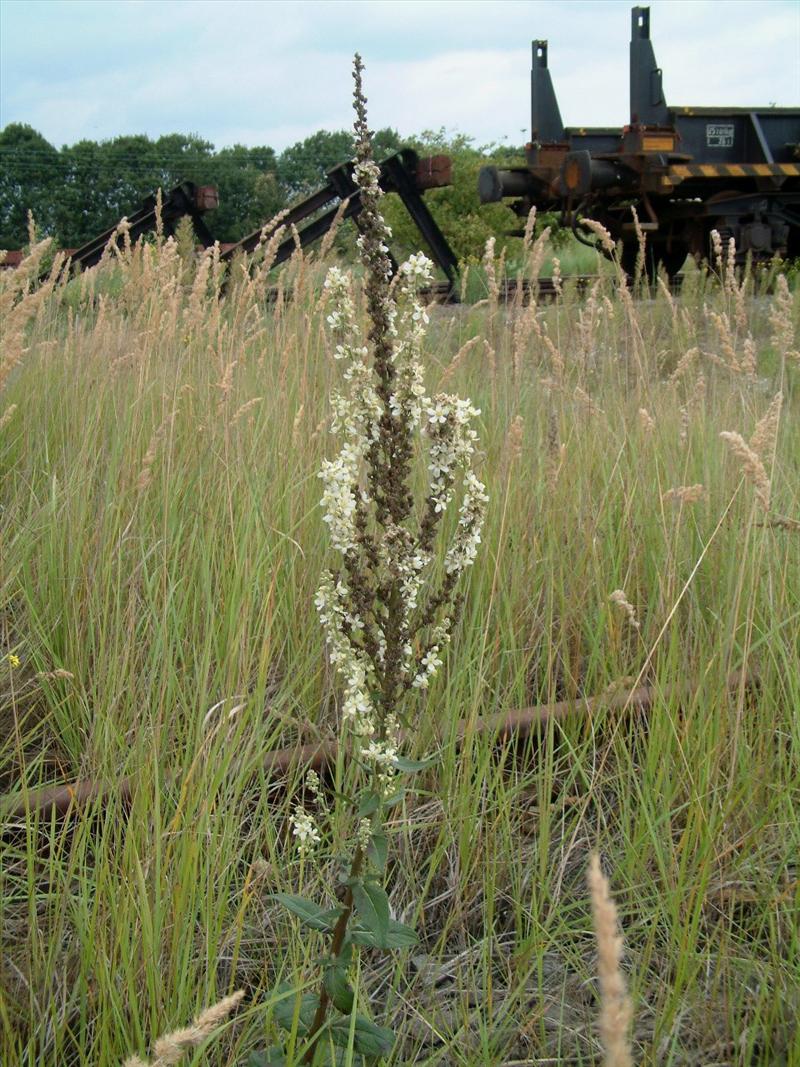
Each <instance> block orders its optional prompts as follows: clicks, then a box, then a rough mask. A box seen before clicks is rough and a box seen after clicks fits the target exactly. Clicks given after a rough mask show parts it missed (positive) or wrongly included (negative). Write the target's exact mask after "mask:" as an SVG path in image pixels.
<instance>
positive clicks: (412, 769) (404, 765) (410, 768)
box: [394, 756, 437, 774]
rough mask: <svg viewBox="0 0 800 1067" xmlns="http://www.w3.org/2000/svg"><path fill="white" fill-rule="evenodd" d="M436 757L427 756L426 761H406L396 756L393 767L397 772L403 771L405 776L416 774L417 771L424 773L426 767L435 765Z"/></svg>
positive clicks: (403, 757)
mask: <svg viewBox="0 0 800 1067" xmlns="http://www.w3.org/2000/svg"><path fill="white" fill-rule="evenodd" d="M436 759H437V757H436V756H428V758H427V759H407V758H406V757H405V756H396V757H395V760H394V765H395V767H397V769H398V771H405V772H406V774H416V772H417V771H424V770H426V769H427V768H428V767H432V766H433V765H434V763H436Z"/></svg>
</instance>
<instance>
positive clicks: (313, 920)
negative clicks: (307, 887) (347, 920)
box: [271, 893, 342, 933]
mask: <svg viewBox="0 0 800 1067" xmlns="http://www.w3.org/2000/svg"><path fill="white" fill-rule="evenodd" d="M271 899H272V900H278V901H280V903H281V904H283V906H284V907H285V908H287V909H288V910H289V911H290V912H291V913H292V915H296V916H297V917H298V919H300V921H301V922H302V923H303V924H304V925H305V926H310V927H311V929H312V930H323V931H325V932H326V933H330V931H331V930H333V928H334V926H336V920H337V919H338V918H339V916H340V915H341V914H342V909H341V908H328V909H327V911H323V909H322V908H321V907H320V906H319V905H318V904H315V903H314V901H313V900H307V899H306V898H305V897H298V896H295V895H294V894H293V893H272V894H271Z"/></svg>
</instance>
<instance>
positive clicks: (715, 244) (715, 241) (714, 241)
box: [710, 230, 725, 278]
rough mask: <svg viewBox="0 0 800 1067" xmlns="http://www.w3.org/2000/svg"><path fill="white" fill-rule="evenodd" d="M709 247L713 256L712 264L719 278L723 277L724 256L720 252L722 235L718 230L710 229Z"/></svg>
mask: <svg viewBox="0 0 800 1067" xmlns="http://www.w3.org/2000/svg"><path fill="white" fill-rule="evenodd" d="M710 236H711V249H712V254H713V258H714V266H715V267H716V271H717V274H718V275H719V277H720V278H724V277H725V257H724V255H723V252H722V237H721V236H720V232H719V230H712V231H711V235H710Z"/></svg>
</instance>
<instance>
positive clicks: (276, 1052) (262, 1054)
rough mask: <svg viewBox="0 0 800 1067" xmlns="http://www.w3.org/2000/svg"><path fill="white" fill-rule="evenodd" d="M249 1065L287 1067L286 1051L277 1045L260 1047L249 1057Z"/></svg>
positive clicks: (250, 1066) (253, 1066) (255, 1066)
mask: <svg viewBox="0 0 800 1067" xmlns="http://www.w3.org/2000/svg"><path fill="white" fill-rule="evenodd" d="M247 1067H286V1053H285V1052H284V1051H283V1049H282V1048H279V1047H278V1046H277V1045H273V1046H272V1047H271V1048H265V1049H258V1050H257V1051H255V1052H251V1053H250V1055H249V1056H248V1057H247Z"/></svg>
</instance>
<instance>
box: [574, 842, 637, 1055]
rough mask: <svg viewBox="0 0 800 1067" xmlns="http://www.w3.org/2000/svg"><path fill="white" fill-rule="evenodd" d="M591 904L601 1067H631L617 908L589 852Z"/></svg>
mask: <svg viewBox="0 0 800 1067" xmlns="http://www.w3.org/2000/svg"><path fill="white" fill-rule="evenodd" d="M586 880H587V883H588V886H589V895H590V897H591V901H592V919H593V921H594V932H595V937H596V938H597V970H598V977H599V979H600V1018H599V1020H598V1023H599V1030H600V1040H601V1042H602V1045H603V1050H604V1052H605V1056H604V1059H603V1063H604V1065H605V1067H633V1056H632V1054H631V1047H630V1043H629V1039H628V1031H629V1029H630V1025H631V1021H632V1018H633V1006H632V1005H631V1001H630V997H629V996H628V990H627V987H626V985H625V977H624V975H623V973H622V968H621V963H622V950H623V941H622V935H621V934H620V932H619V925H618V921H617V906H616V904H615V903H614V900H613V897H612V896H611V889H610V886H609V884H608V879H607V878H606V876H605V875H604V874H603V871H602V869H601V867H600V857H599V856H598V855H597V853H596V852H593V853H592V855H591V858H590V859H589V869H588V872H587V875H586Z"/></svg>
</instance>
